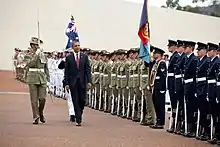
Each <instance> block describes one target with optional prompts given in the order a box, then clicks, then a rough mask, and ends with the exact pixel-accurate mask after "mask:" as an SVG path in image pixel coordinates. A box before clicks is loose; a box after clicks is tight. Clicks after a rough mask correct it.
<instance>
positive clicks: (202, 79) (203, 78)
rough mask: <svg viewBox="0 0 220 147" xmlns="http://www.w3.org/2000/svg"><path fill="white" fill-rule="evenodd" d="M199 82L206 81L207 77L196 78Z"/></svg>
mask: <svg viewBox="0 0 220 147" xmlns="http://www.w3.org/2000/svg"><path fill="white" fill-rule="evenodd" d="M196 81H197V82H203V81H206V77H202V78H196Z"/></svg>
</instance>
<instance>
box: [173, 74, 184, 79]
mask: <svg viewBox="0 0 220 147" xmlns="http://www.w3.org/2000/svg"><path fill="white" fill-rule="evenodd" d="M182 77H183V74H179V75H175V78H176V79H179V78H182Z"/></svg>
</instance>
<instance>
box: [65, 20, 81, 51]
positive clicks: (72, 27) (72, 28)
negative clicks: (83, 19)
mask: <svg viewBox="0 0 220 147" xmlns="http://www.w3.org/2000/svg"><path fill="white" fill-rule="evenodd" d="M65 34H66V36H67V37H68V42H67V45H66V49H68V48H71V47H72V43H73V41H75V40H77V41H79V36H78V32H77V29H76V24H75V19H74V17H73V16H71V21H70V22H69V24H68V26H67V28H66V31H65Z"/></svg>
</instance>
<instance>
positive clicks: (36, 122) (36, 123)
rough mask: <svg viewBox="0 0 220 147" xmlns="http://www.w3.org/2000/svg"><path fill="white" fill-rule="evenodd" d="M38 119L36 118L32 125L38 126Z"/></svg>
mask: <svg viewBox="0 0 220 147" xmlns="http://www.w3.org/2000/svg"><path fill="white" fill-rule="evenodd" d="M39 119H40V118H39V117H38V118H36V119H35V120H34V121H33V124H34V125H38V123H39Z"/></svg>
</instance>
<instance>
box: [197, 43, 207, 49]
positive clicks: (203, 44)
mask: <svg viewBox="0 0 220 147" xmlns="http://www.w3.org/2000/svg"><path fill="white" fill-rule="evenodd" d="M197 45H198V47H197V50H202V49H205V50H206V49H208V45H207V44H205V43H202V42H197Z"/></svg>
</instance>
